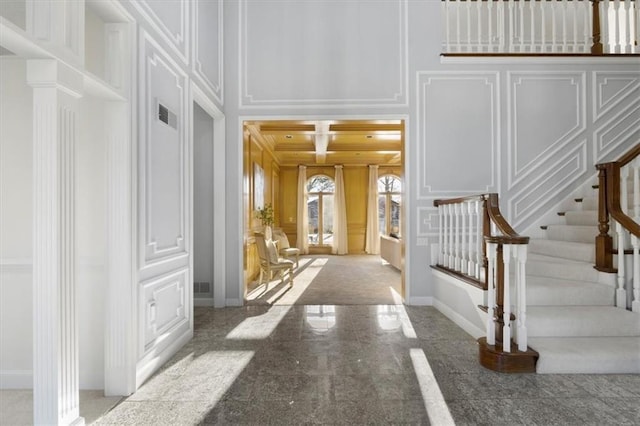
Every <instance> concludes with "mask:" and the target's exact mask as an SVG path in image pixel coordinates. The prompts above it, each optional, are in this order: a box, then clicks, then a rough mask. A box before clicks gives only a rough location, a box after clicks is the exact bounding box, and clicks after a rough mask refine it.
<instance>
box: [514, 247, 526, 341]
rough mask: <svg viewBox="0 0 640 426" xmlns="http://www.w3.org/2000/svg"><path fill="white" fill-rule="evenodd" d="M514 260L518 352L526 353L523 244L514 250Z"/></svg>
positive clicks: (524, 252) (524, 250)
mask: <svg viewBox="0 0 640 426" xmlns="http://www.w3.org/2000/svg"><path fill="white" fill-rule="evenodd" d="M514 257H515V258H516V262H517V263H516V274H517V275H516V279H517V281H516V283H517V301H518V308H517V311H516V312H517V313H516V315H517V316H518V317H517V321H518V350H519V351H522V352H526V350H527V275H526V264H527V246H526V245H525V244H521V245H518V246H517V247H516V250H514Z"/></svg>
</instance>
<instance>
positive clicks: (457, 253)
mask: <svg viewBox="0 0 640 426" xmlns="http://www.w3.org/2000/svg"><path fill="white" fill-rule="evenodd" d="M453 210H454V212H455V215H456V239H455V256H456V257H455V263H454V267H453V268H454V269H455V270H456V271H460V204H454V205H453Z"/></svg>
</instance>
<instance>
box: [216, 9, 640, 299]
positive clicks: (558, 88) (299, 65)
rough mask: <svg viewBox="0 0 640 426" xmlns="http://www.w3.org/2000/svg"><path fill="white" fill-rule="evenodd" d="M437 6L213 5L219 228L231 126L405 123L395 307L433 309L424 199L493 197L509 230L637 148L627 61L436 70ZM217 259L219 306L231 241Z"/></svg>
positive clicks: (231, 159) (232, 258)
mask: <svg viewBox="0 0 640 426" xmlns="http://www.w3.org/2000/svg"><path fill="white" fill-rule="evenodd" d="M440 7H441V4H440V2H438V1H422V2H416V1H407V0H399V1H376V2H281V1H276V0H273V1H269V0H266V1H262V2H252V1H247V0H239V1H238V2H227V3H225V22H226V23H227V25H225V28H226V30H225V55H226V56H225V66H226V68H225V75H226V76H227V77H226V79H225V93H226V95H227V99H228V101H227V102H226V104H225V113H226V117H227V129H228V130H227V141H228V146H229V147H230V149H229V150H228V152H227V159H228V162H227V164H228V165H229V168H230V169H231V168H232V167H233V170H230V171H229V174H230V176H233V178H231V179H229V180H228V181H227V218H228V223H229V227H228V229H232V230H234V233H236V234H238V235H240V234H241V232H242V223H241V219H240V217H239V216H238V215H235V214H234V212H236V211H238V210H239V209H241V208H242V199H241V194H242V188H241V186H240V185H241V177H242V169H241V167H242V161H241V143H242V140H241V133H240V129H241V124H242V123H241V121H242V120H243V119H247V118H254V117H260V118H268V117H269V116H274V117H277V118H285V117H292V118H295V117H303V118H337V119H340V118H356V117H379V116H386V117H394V116H395V117H398V116H399V117H406V118H407V123H408V128H407V141H406V151H405V158H406V159H407V162H406V165H405V176H406V201H407V208H406V224H407V230H406V236H407V240H406V241H407V247H406V250H407V253H408V259H407V263H406V267H407V271H406V272H407V275H406V277H407V288H408V294H407V298H408V301H409V303H420V301H424V300H429V299H428V298H429V297H433V296H434V281H433V278H432V275H431V273H428V271H427V269H426V266H425V265H426V262H425V259H427V260H428V259H430V258H431V256H430V244H432V243H434V242H437V234H438V218H437V211H436V209H435V208H434V207H433V200H434V199H438V198H448V197H455V196H461V195H471V194H477V193H482V192H499V193H500V198H501V206H502V211H503V214H505V216H507V218H508V219H509V220H510V221H511V222H512V224H514V226H515V227H516V230H522V229H525V228H526V227H527V226H528V225H530V224H531V223H532V222H533V221H534V220H535V218H536V217H537V215H539V214H541V213H542V212H544V211H545V210H546V209H547V208H549V207H550V206H553V205H555V204H557V203H558V202H559V201H560V200H561V199H562V198H563V197H565V196H567V195H568V194H570V193H571V191H572V190H573V189H575V188H577V187H578V186H579V185H580V184H581V183H582V182H584V181H585V180H586V179H588V177H590V176H592V175H593V173H594V171H595V170H594V168H593V165H594V164H595V163H596V162H598V161H600V160H601V159H603V158H614V157H615V156H616V155H620V153H622V152H623V151H625V150H626V149H628V148H629V147H631V146H632V145H633V144H634V143H637V142H638V140H639V139H640V120H639V119H638V118H639V117H640V106H639V104H638V101H637V99H640V72H639V71H638V61H637V59H631V60H629V59H627V60H626V61H625V60H620V59H618V60H616V59H612V58H604V59H601V60H597V59H589V60H585V59H584V58H575V59H573V60H572V59H562V60H553V59H551V60H549V59H539V58H538V59H533V60H531V59H530V60H526V59H524V60H523V59H517V58H511V59H504V58H489V59H485V60H479V61H476V62H473V61H472V60H471V61H470V60H466V61H465V60H457V61H456V60H447V59H442V58H441V57H440V53H441V33H442V26H441V23H440ZM356 10H357V13H356ZM346 22H348V23H349V24H345V23H346ZM238 26H239V28H238ZM633 61H634V62H633ZM227 248H228V250H227V256H228V259H229V261H228V267H229V271H228V274H229V280H228V282H229V286H228V287H227V297H229V298H233V297H238V298H241V295H240V294H239V288H240V287H239V286H238V285H237V283H239V282H241V277H240V276H236V275H237V274H240V271H241V270H242V241H240V240H239V239H229V240H228V244H227ZM234 274H235V275H234Z"/></svg>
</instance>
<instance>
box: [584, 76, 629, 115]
mask: <svg viewBox="0 0 640 426" xmlns="http://www.w3.org/2000/svg"><path fill="white" fill-rule="evenodd" d="M592 80H593V120H594V121H598V120H600V119H601V118H602V117H603V116H604V115H605V114H607V113H608V112H610V111H611V110H612V109H614V108H615V107H616V106H617V105H619V104H620V103H621V102H623V101H625V100H627V99H634V98H633V97H632V96H634V97H635V99H637V98H638V97H639V96H640V95H639V94H638V92H639V89H640V72H615V71H594V72H593V73H592ZM614 84H617V88H616V89H617V90H616V89H614V91H613V92H612V93H609V94H608V95H607V94H605V90H606V88H607V86H609V85H614Z"/></svg>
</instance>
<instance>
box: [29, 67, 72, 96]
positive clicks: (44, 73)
mask: <svg viewBox="0 0 640 426" xmlns="http://www.w3.org/2000/svg"><path fill="white" fill-rule="evenodd" d="M27 83H28V84H29V85H30V86H31V87H33V88H50V89H58V90H60V91H62V92H65V93H67V94H68V95H70V96H73V97H74V98H80V97H82V93H83V89H84V78H83V75H82V73H80V72H79V71H77V70H76V69H74V68H72V67H70V66H69V65H66V64H65V63H64V62H60V61H58V60H56V59H29V60H28V61H27Z"/></svg>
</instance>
